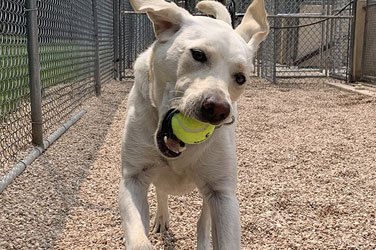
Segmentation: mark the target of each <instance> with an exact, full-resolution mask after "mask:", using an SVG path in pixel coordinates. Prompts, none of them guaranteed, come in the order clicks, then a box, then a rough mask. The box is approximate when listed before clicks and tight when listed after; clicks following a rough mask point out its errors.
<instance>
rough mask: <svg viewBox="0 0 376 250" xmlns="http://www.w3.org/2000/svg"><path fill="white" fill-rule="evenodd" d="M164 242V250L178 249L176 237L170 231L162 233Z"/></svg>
mask: <svg viewBox="0 0 376 250" xmlns="http://www.w3.org/2000/svg"><path fill="white" fill-rule="evenodd" d="M162 240H163V249H164V250H173V249H176V241H177V239H176V237H175V234H174V233H173V232H172V231H171V229H169V230H168V231H165V232H163V233H162Z"/></svg>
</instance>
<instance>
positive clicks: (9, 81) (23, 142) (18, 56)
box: [0, 0, 31, 174]
mask: <svg viewBox="0 0 376 250" xmlns="http://www.w3.org/2000/svg"><path fill="white" fill-rule="evenodd" d="M24 4H25V1H11V0H1V1H0V131H1V133H0V174H3V173H5V172H6V171H7V169H6V163H7V162H14V161H16V160H17V158H18V157H19V152H20V151H21V150H22V149H24V148H25V147H27V145H29V144H30V142H31V118H30V91H29V88H28V82H29V77H28V57H27V40H26V15H25V9H24Z"/></svg>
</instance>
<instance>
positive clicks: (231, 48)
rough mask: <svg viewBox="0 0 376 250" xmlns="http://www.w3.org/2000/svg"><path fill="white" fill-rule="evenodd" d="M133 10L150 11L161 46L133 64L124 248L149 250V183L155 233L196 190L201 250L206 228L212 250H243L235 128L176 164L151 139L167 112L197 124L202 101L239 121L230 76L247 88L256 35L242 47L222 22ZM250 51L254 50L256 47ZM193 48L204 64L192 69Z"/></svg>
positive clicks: (152, 4)
mask: <svg viewBox="0 0 376 250" xmlns="http://www.w3.org/2000/svg"><path fill="white" fill-rule="evenodd" d="M256 1H259V0H256ZM131 4H132V5H133V7H134V8H135V10H137V11H147V13H148V15H149V17H150V18H151V20H152V21H153V24H154V30H155V33H156V35H157V38H158V40H157V41H156V42H155V43H154V44H153V45H152V46H151V47H150V48H149V49H148V50H147V51H145V52H144V53H143V54H141V55H140V56H139V58H138V59H137V61H136V64H135V67H134V68H135V83H134V85H133V88H132V90H131V92H130V94H129V100H128V107H127V118H126V123H125V129H124V134H123V143H122V156H121V158H122V181H121V183H120V189H119V206H120V214H121V217H122V225H123V229H124V232H125V238H126V247H127V249H128V250H134V249H152V246H151V244H150V242H149V240H148V238H147V235H148V233H149V208H148V201H147V192H148V188H149V186H150V184H151V183H153V185H154V186H155V187H156V189H157V197H158V209H157V215H156V216H155V220H154V223H155V225H154V231H158V229H159V230H160V231H163V230H166V229H167V227H168V218H169V212H168V207H167V197H168V196H167V195H168V194H173V195H179V194H184V193H186V192H190V191H191V190H193V189H194V188H198V190H199V191H200V193H201V194H202V196H203V200H204V202H203V210H202V214H201V216H200V219H199V221H198V224H197V227H198V228H197V233H198V236H197V237H198V249H202V250H203V249H210V228H211V233H212V240H213V247H214V249H231V250H236V249H240V215H239V208H238V202H237V199H236V195H235V191H236V185H237V164H236V146H235V127H236V123H234V124H232V125H229V126H226V125H223V126H221V127H220V128H217V129H216V130H215V131H214V133H213V134H212V136H211V137H210V138H209V139H208V140H207V141H205V142H203V143H202V144H198V145H187V149H186V150H185V151H184V152H183V153H182V154H181V155H180V156H179V157H177V158H166V157H164V156H163V155H162V154H161V153H160V152H159V150H158V148H157V146H156V142H155V134H156V133H157V131H158V130H159V128H160V124H161V121H162V119H163V117H164V115H165V114H166V112H167V111H168V110H169V109H171V108H177V109H179V110H180V111H181V112H183V113H185V114H189V115H191V116H192V117H197V112H198V111H197V109H199V106H198V104H199V103H200V100H202V97H203V96H205V95H206V94H207V93H214V94H216V95H220V96H221V98H223V99H225V100H227V102H228V103H230V104H231V115H234V116H235V117H236V115H237V108H236V106H237V105H236V102H237V100H238V98H239V97H240V95H241V93H242V92H243V91H244V88H245V84H244V85H242V86H239V85H238V84H237V83H236V82H235V80H234V74H235V73H239V72H241V73H244V75H245V76H247V80H248V75H249V73H250V69H251V61H250V58H253V56H254V53H255V49H252V48H250V47H249V46H248V44H247V43H248V42H250V41H249V40H251V39H252V36H253V34H249V35H248V36H249V40H244V39H243V38H242V37H241V36H240V35H238V34H237V33H236V32H235V31H234V30H232V28H231V27H230V26H229V25H228V24H226V23H224V22H222V21H219V20H215V19H211V18H208V17H193V16H191V15H190V14H189V13H188V12H186V11H185V10H183V9H181V8H179V7H177V6H176V5H175V4H172V3H166V2H164V1H162V0H133V1H131ZM258 11H264V9H263V8H262V9H259V10H258ZM258 32H259V31H258ZM264 32H267V31H264ZM260 42H261V41H260ZM251 44H252V46H256V47H257V46H258V43H255V42H254V41H253V42H251ZM191 48H199V49H201V50H203V51H205V53H206V55H207V57H208V62H207V63H204V64H203V63H200V62H197V61H195V60H194V59H193V58H192V55H191V52H190V49H191ZM149 72H150V73H151V76H152V77H151V79H149ZM231 115H230V116H231ZM224 122H226V121H224ZM224 122H223V123H224Z"/></svg>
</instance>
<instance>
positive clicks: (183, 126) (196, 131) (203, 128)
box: [175, 116, 209, 133]
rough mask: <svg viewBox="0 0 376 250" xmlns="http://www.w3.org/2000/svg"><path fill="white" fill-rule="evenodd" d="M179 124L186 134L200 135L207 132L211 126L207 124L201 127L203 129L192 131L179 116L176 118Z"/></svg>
mask: <svg viewBox="0 0 376 250" xmlns="http://www.w3.org/2000/svg"><path fill="white" fill-rule="evenodd" d="M175 118H176V120H177V122H178V123H179V126H180V127H182V129H184V130H185V131H186V132H189V133H198V132H201V131H203V130H206V129H207V128H208V126H209V124H207V123H206V124H205V123H203V126H205V127H201V128H198V129H190V128H187V127H186V126H185V125H184V124H183V123H182V122H181V120H180V119H179V117H178V116H176V117H175Z"/></svg>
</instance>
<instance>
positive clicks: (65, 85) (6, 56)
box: [0, 0, 114, 176]
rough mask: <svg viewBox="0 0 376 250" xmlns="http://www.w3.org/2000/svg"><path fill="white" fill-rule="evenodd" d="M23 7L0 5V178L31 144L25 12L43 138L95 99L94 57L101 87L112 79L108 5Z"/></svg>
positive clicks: (52, 1) (48, 0)
mask: <svg viewBox="0 0 376 250" xmlns="http://www.w3.org/2000/svg"><path fill="white" fill-rule="evenodd" d="M26 1H27V0H1V1H0V112H1V113H0V124H1V125H0V129H1V134H0V143H1V144H0V176H2V175H4V174H5V173H6V172H7V171H8V170H9V169H7V168H9V167H10V166H12V165H13V164H15V163H16V161H17V160H20V159H21V157H23V156H24V154H25V153H26V151H25V150H26V149H27V147H28V146H31V141H32V136H31V133H32V131H31V124H32V122H31V118H30V113H31V110H30V109H31V108H30V90H29V72H28V70H29V69H28V66H29V65H28V64H29V62H28V54H27V53H28V52H27V39H28V38H27V19H26V11H37V12H36V13H37V26H38V43H39V44H38V45H39V58H40V78H41V89H42V100H41V101H42V114H43V134H44V137H45V138H46V137H47V135H49V134H50V133H51V131H52V130H53V129H56V128H57V127H58V126H60V125H61V124H62V122H63V121H64V120H66V119H68V118H69V117H70V114H71V113H72V112H73V111H74V110H75V109H76V108H77V107H79V106H80V105H81V103H82V102H83V101H84V100H85V99H86V98H88V97H90V96H92V95H93V94H94V93H95V88H94V85H95V84H94V72H95V60H96V55H98V58H99V68H100V71H99V72H100V81H101V83H106V82H108V81H109V80H110V79H111V78H113V76H114V38H113V34H114V28H113V26H114V19H113V17H114V15H113V14H114V9H113V1H112V0H97V1H96V5H95V2H94V1H92V0H75V1H73V0H67V1H60V0H43V1H42V0H36V3H37V9H36V10H26V7H25V6H26ZM94 7H96V16H97V24H98V28H97V29H98V30H96V25H95V22H94V17H95V12H94V10H95V9H93V8H94ZM96 39H98V44H99V49H98V52H99V53H98V54H96V50H95V49H96Z"/></svg>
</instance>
